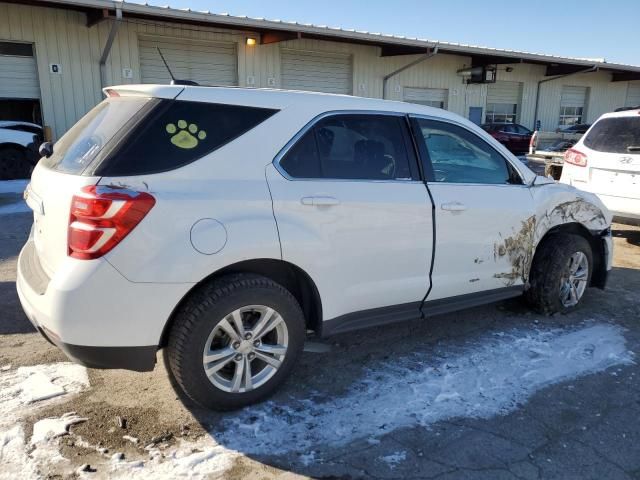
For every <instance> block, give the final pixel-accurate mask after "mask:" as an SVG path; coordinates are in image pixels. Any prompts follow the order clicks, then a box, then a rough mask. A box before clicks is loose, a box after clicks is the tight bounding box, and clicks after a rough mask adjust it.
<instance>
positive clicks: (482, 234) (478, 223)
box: [413, 118, 535, 300]
mask: <svg viewBox="0 0 640 480" xmlns="http://www.w3.org/2000/svg"><path fill="white" fill-rule="evenodd" d="M413 126H414V132H415V136H416V139H417V141H418V143H419V146H420V148H421V158H422V161H423V163H424V170H425V174H426V176H427V178H428V185H429V191H430V192H431V194H432V196H433V201H434V203H435V218H436V221H435V231H436V247H435V257H434V265H433V275H432V278H431V280H432V282H433V290H432V291H431V293H430V294H429V298H428V300H437V299H439V298H448V297H456V296H459V295H465V294H471V293H478V292H485V291H490V290H497V289H502V288H505V287H518V286H520V285H522V284H523V282H524V281H525V274H528V267H529V264H530V261H531V256H532V254H533V243H532V242H533V229H534V226H535V223H534V217H533V215H534V206H533V199H532V197H531V194H530V192H529V189H528V187H527V186H526V185H524V184H523V182H522V181H521V179H520V176H519V174H518V173H517V171H516V169H515V168H514V167H513V166H512V165H511V164H510V163H509V162H508V161H507V159H506V158H505V157H503V156H502V155H501V154H500V153H499V152H498V151H497V150H495V149H494V148H493V147H492V146H491V145H490V144H489V143H488V142H486V141H485V140H484V139H483V138H481V137H480V136H479V135H477V134H476V133H475V132H473V131H471V130H470V129H468V128H467V127H465V126H462V125H459V124H455V123H449V122H446V121H441V120H435V119H428V118H414V119H413Z"/></svg>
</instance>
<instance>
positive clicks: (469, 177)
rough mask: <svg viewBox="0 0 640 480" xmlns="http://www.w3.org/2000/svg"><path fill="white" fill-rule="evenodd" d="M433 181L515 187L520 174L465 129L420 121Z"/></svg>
mask: <svg viewBox="0 0 640 480" xmlns="http://www.w3.org/2000/svg"><path fill="white" fill-rule="evenodd" d="M417 123H418V126H419V128H420V131H421V132H422V136H423V138H424V142H425V146H426V150H427V152H428V155H429V160H430V161H431V165H432V166H433V173H434V179H435V181H436V182H444V183H481V184H492V185H499V184H507V183H516V182H517V180H516V179H517V174H516V173H515V172H514V171H513V169H512V168H511V167H510V166H509V165H508V164H507V161H506V160H505V159H504V158H503V157H502V156H501V155H500V154H499V153H498V152H497V151H496V150H494V149H493V148H492V147H491V146H490V145H489V144H488V143H487V142H485V141H484V140H482V139H481V138H480V137H478V136H477V135H475V134H474V133H472V132H470V131H469V130H467V129H466V128H462V127H460V126H458V125H453V124H450V123H446V122H439V121H436V120H425V119H418V120H417Z"/></svg>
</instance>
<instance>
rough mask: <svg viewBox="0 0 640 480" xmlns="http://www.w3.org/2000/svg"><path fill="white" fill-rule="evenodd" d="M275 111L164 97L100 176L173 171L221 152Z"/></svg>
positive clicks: (99, 169)
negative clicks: (219, 149) (165, 98)
mask: <svg viewBox="0 0 640 480" xmlns="http://www.w3.org/2000/svg"><path fill="white" fill-rule="evenodd" d="M275 112H276V110H271V109H265V108H254V107H243V106H237V105H221V104H211V103H202V102H183V101H171V100H167V101H162V102H161V104H160V105H159V106H158V107H157V108H156V109H155V110H154V112H153V113H152V114H150V115H149V116H147V117H145V118H144V119H143V120H141V121H138V122H137V125H136V127H135V128H133V129H132V131H131V133H130V134H127V136H126V137H125V138H123V139H122V140H120V142H119V144H118V147H117V148H116V149H115V150H114V151H113V152H112V153H111V154H110V155H109V158H107V159H105V160H104V161H103V162H101V163H100V165H98V166H96V167H95V168H94V170H95V174H96V175H107V176H117V175H140V174H144V173H155V172H162V171H167V170H172V169H175V168H178V167H181V166H183V165H186V164H188V163H191V162H193V161H195V160H198V159H199V158H202V157H203V156H205V155H207V154H209V153H211V152H213V151H214V150H217V149H218V148H220V147H222V146H223V145H225V144H227V143H229V142H230V141H232V140H234V139H235V138H237V137H239V136H240V135H242V134H244V133H246V132H247V131H249V130H250V129H252V128H254V127H255V126H256V125H258V124H259V123H261V122H263V121H264V120H266V119H267V118H269V117H270V116H271V115H273V114H274V113H275Z"/></svg>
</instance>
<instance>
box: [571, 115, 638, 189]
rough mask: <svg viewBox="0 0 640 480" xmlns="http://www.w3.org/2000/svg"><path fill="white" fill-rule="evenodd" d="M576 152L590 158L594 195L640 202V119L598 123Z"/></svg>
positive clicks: (607, 119) (631, 117) (618, 118)
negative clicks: (581, 152) (638, 200)
mask: <svg viewBox="0 0 640 480" xmlns="http://www.w3.org/2000/svg"><path fill="white" fill-rule="evenodd" d="M585 147H586V148H585ZM576 148H577V149H578V150H581V151H583V153H585V154H586V155H587V168H588V175H589V183H590V184H591V189H590V190H591V191H592V192H594V193H597V194H602V195H608V196H612V197H619V198H621V199H625V198H632V199H636V200H637V199H640V115H638V114H637V113H636V112H633V113H632V114H631V115H629V114H626V115H623V116H614V117H605V118H603V119H601V120H599V121H598V122H597V123H596V124H595V125H594V126H593V128H591V130H589V132H588V133H587V135H586V136H585V138H584V140H583V141H582V145H580V146H577V147H576Z"/></svg>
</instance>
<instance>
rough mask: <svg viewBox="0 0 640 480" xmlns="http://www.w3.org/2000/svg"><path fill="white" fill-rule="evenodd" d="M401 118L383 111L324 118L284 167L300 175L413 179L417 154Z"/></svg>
mask: <svg viewBox="0 0 640 480" xmlns="http://www.w3.org/2000/svg"><path fill="white" fill-rule="evenodd" d="M403 122H404V120H403V119H402V118H399V117H394V116H382V115H380V116H379V115H335V116H332V117H329V118H325V119H323V120H320V121H319V122H318V123H317V124H316V125H315V126H314V127H313V128H312V129H311V130H310V131H309V132H307V134H306V135H305V136H304V137H302V138H301V139H300V140H299V141H298V143H297V144H296V145H295V146H294V148H292V149H291V150H290V151H289V152H288V153H287V155H286V156H285V157H284V158H283V159H282V160H281V161H280V166H281V167H282V168H283V169H284V170H285V171H286V172H287V173H288V174H289V175H291V176H292V177H297V178H327V179H329V178H334V179H348V180H391V179H407V178H411V169H410V158H411V161H413V157H412V156H411V157H410V155H411V151H410V149H409V148H408V146H407V145H406V143H405V136H404V130H403V129H404V128H405V127H404V124H403ZM314 141H315V145H314Z"/></svg>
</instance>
